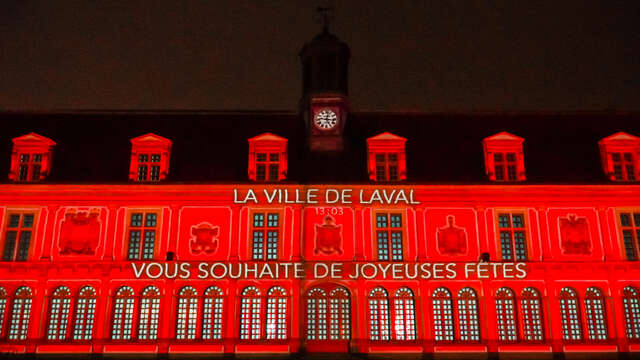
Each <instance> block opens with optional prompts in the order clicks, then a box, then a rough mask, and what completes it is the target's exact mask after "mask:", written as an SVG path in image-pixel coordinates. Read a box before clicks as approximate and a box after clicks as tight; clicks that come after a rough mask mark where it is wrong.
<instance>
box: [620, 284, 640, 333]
mask: <svg viewBox="0 0 640 360" xmlns="http://www.w3.org/2000/svg"><path fill="white" fill-rule="evenodd" d="M622 296H623V297H622V304H623V305H624V319H625V325H626V327H627V337H628V338H629V339H630V340H640V295H639V292H638V289H636V288H635V287H633V286H627V287H626V288H624V291H623V295H622Z"/></svg>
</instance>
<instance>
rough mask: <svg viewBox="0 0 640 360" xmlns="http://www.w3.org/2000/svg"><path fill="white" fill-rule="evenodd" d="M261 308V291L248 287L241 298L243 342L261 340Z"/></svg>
mask: <svg viewBox="0 0 640 360" xmlns="http://www.w3.org/2000/svg"><path fill="white" fill-rule="evenodd" d="M261 306H262V299H261V298H260V291H259V290H258V289H257V288H256V287H254V286H248V287H246V288H245V289H244V290H243V291H242V296H241V298H240V339H241V340H257V339H260V338H261V333H260V329H261V327H262V319H261V311H260V310H261Z"/></svg>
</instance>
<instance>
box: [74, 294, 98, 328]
mask: <svg viewBox="0 0 640 360" xmlns="http://www.w3.org/2000/svg"><path fill="white" fill-rule="evenodd" d="M95 311H96V291H95V290H93V288H92V287H91V286H85V287H83V288H82V289H80V291H79V292H78V300H77V301H76V315H75V323H74V325H73V340H91V339H92V338H93V320H94V316H95Z"/></svg>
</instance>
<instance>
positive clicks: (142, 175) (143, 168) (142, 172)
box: [138, 165, 147, 181]
mask: <svg viewBox="0 0 640 360" xmlns="http://www.w3.org/2000/svg"><path fill="white" fill-rule="evenodd" d="M145 180H147V165H140V166H138V181H145Z"/></svg>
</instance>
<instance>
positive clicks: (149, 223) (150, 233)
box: [127, 212, 158, 260]
mask: <svg viewBox="0 0 640 360" xmlns="http://www.w3.org/2000/svg"><path fill="white" fill-rule="evenodd" d="M157 220H158V215H157V214H156V213H152V212H147V213H145V212H139V213H138V212H136V213H132V214H131V215H130V221H129V227H128V231H127V234H128V235H129V246H128V250H127V259H128V260H153V257H154V254H155V243H156V229H157V226H158V221H157Z"/></svg>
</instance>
